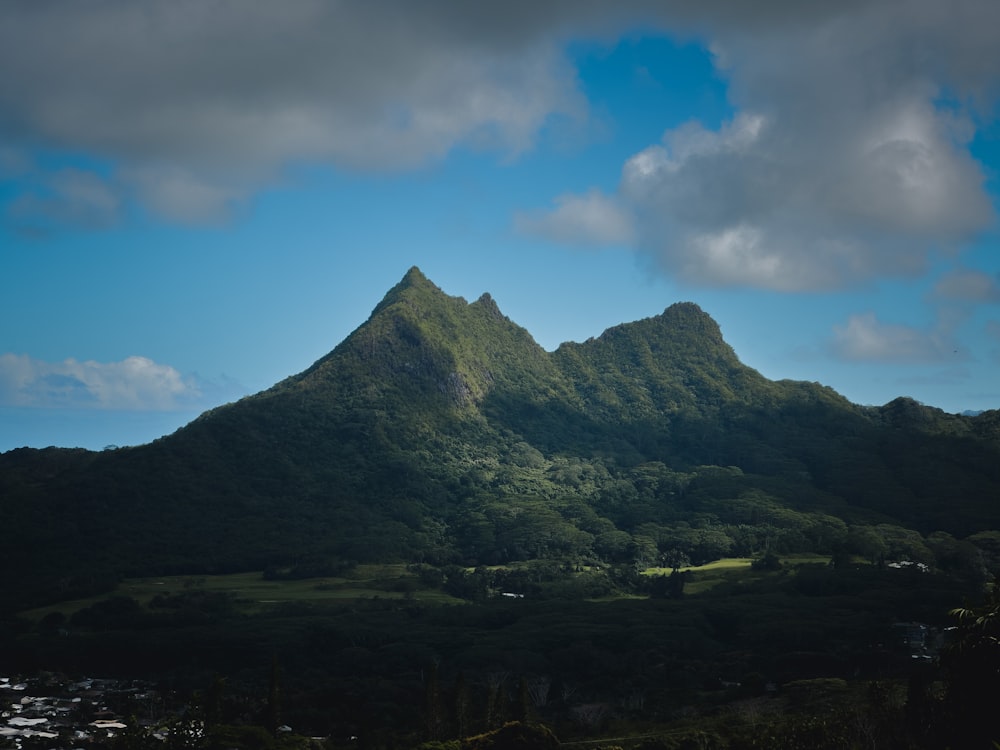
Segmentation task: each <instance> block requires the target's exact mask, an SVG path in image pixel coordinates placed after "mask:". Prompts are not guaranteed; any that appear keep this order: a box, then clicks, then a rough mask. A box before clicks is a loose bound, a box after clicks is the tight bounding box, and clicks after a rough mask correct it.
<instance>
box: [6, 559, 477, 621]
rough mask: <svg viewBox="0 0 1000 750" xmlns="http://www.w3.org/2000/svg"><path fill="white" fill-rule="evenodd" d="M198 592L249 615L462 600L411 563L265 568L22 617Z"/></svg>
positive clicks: (147, 582) (141, 586)
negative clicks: (279, 574) (299, 574)
mask: <svg viewBox="0 0 1000 750" xmlns="http://www.w3.org/2000/svg"><path fill="white" fill-rule="evenodd" d="M192 591H205V592H212V593H226V594H230V595H232V596H233V598H234V599H235V600H236V605H237V608H238V609H239V610H240V611H243V612H246V613H253V612H259V611H261V610H264V609H267V608H268V607H269V606H273V605H280V604H287V603H289V602H310V603H322V602H332V601H345V600H355V599H374V598H381V599H403V598H408V597H409V598H412V599H414V600H415V601H420V602H425V603H429V604H455V603H461V600H460V599H456V598H454V597H452V596H449V595H448V594H445V593H444V592H442V591H438V590H436V589H428V588H422V587H421V586H420V584H419V581H418V579H417V577H416V576H415V575H413V574H412V573H409V572H408V571H407V570H406V566H405V565H402V564H400V565H359V566H358V567H357V568H355V569H353V570H351V571H350V572H349V573H347V574H345V575H344V576H343V577H335V576H328V577H324V578H305V579H301V580H291V581H285V580H281V581H268V580H265V579H264V577H263V575H262V574H261V573H260V572H259V571H254V572H248V573H231V574H227V575H204V576H189V575H185V576H157V577H152V578H127V579H125V580H124V581H122V582H121V583H120V584H119V585H118V587H117V588H116V589H115V590H114V591H111V592H109V593H107V594H102V595H100V596H94V597H88V598H85V599H74V600H71V601H65V602H60V603H58V604H52V605H49V606H46V607H39V608H37V609H32V610H27V611H25V612H22V613H21V617H24V618H25V619H28V620H33V621H38V620H41V619H42V618H43V617H45V616H46V615H48V614H50V613H52V612H61V613H62V614H64V615H65V616H67V617H70V616H72V615H73V614H74V613H75V612H78V611H79V610H81V609H85V608H87V607H89V606H91V605H93V604H96V603H97V602H99V601H102V600H104V599H107V598H109V597H113V596H128V597H131V598H133V599H135V600H136V601H137V602H139V603H140V604H141V605H142V606H144V607H146V606H149V603H150V602H151V601H152V600H153V598H154V597H156V596H164V597H169V596H174V595H178V594H184V593H188V592H192Z"/></svg>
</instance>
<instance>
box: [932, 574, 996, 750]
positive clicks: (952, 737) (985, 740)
mask: <svg viewBox="0 0 1000 750" xmlns="http://www.w3.org/2000/svg"><path fill="white" fill-rule="evenodd" d="M950 614H951V615H952V616H953V617H954V618H955V620H956V623H957V625H956V631H955V633H954V636H953V639H952V642H951V643H950V644H949V645H948V646H947V647H946V648H945V649H944V650H943V652H942V654H941V667H942V670H943V672H944V677H945V682H946V686H947V687H946V691H945V697H944V727H943V729H944V732H945V736H944V737H943V739H944V740H945V741H946V742H948V743H949V744H951V745H952V746H953V747H968V748H978V747H991V745H990V743H991V742H995V741H997V740H1000V727H998V726H997V724H996V696H997V695H1000V584H996V583H995V584H994V585H993V587H992V588H991V589H990V592H989V594H988V596H987V599H986V602H985V603H984V604H983V605H982V606H979V607H958V608H956V609H953V610H952V611H951V612H950Z"/></svg>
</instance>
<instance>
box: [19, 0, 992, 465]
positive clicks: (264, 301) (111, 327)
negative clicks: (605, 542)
mask: <svg viewBox="0 0 1000 750" xmlns="http://www.w3.org/2000/svg"><path fill="white" fill-rule="evenodd" d="M996 28H1000V6H997V5H996V4H995V3H992V2H991V1H988V0H959V1H958V2H957V3H950V4H948V5H947V7H945V4H943V3H940V2H937V0H883V1H880V2H861V1H851V2H843V3H836V4H834V3H815V4H810V3H801V2H792V1H791V0H770V1H765V2H760V3H752V4H750V3H744V2H737V1H736V0H699V2H694V0H690V1H687V0H678V2H675V3H669V4H668V3H656V2H638V1H636V2H631V1H623V2H615V3H610V2H593V1H588V0H577V1H575V2H569V1H568V0H567V1H566V2H562V1H560V0H553V1H552V2H550V3H547V4H538V3H527V2H524V3H521V2H516V1H509V2H505V3H496V2H492V1H490V0H485V1H484V2H481V3H462V4H456V3H450V2H443V1H441V2H435V1H429V2H424V3H412V2H404V1H403V0H398V1H397V2H393V1H391V0H387V1H386V2H381V3H363V2H347V3H341V4H333V3H326V2H320V1H319V0H289V2H284V3H267V2H263V0H260V1H259V2H250V1H244V2H239V3H236V2H222V1H220V2H202V1H201V0H198V1H195V0H176V1H175V2H169V3H168V2H162V3H158V2H151V3H142V4H139V3H132V2H127V1H126V0H95V1H94V2H88V3H80V2H74V1H73V0H51V1H50V2H46V3H44V4H42V3H36V2H28V1H23V2H21V1H18V0H13V1H12V2H8V3H4V4H3V5H2V6H0V321H2V323H0V451H2V450H9V449H12V448H15V447H20V446H25V445H27V446H34V447H44V446H48V445H57V446H66V447H75V446H80V447H86V448H91V449H100V448H101V447H103V446H105V445H108V444H117V445H132V444H138V443H143V442H148V441H150V440H152V439H155V438H156V437H159V436H161V435H163V434H168V433H170V432H172V431H173V430H175V429H177V428H178V427H180V426H182V425H183V424H185V423H187V422H188V421H190V420H191V419H192V418H194V417H195V416H196V415H197V414H198V413H200V412H201V411H203V410H205V409H208V408H211V407H213V406H217V405H219V404H222V403H226V402H228V401H233V400H236V399H238V398H240V397H242V396H243V395H247V394H249V393H253V392H256V391H259V390H262V389H264V388H267V387H269V386H270V385H272V384H273V383H275V382H277V381H279V380H281V379H282V378H284V377H286V376H288V375H291V374H293V373H296V372H299V371H301V370H303V369H305V368H306V367H308V366H309V365H310V364H311V363H312V362H313V361H315V360H316V359H318V358H319V357H321V356H322V355H324V354H325V353H327V352H328V351H330V350H331V349H332V348H334V347H335V346H336V345H337V344H338V343H339V342H340V341H341V340H342V339H343V338H344V337H345V336H346V335H347V334H348V333H349V332H350V331H351V330H353V329H354V328H356V327H357V326H358V325H360V324H361V323H363V322H364V321H365V319H366V318H367V317H368V315H369V313H370V311H371V310H372V308H374V306H375V305H376V304H377V303H378V302H379V300H380V299H381V298H382V296H383V295H384V293H385V292H386V291H387V290H388V289H389V288H390V287H391V286H392V285H393V284H395V283H396V282H397V281H398V280H399V279H400V278H401V277H402V276H403V274H404V273H405V272H406V270H407V269H408V268H409V267H410V266H412V265H417V266H419V267H420V268H421V270H423V271H424V273H425V274H426V275H427V276H428V277H429V278H430V279H431V280H432V281H434V282H435V283H436V284H437V285H438V286H440V287H441V288H442V289H443V290H444V291H445V292H447V293H449V294H452V295H460V296H463V297H466V298H467V299H470V300H471V299H475V298H477V297H478V296H479V295H480V294H481V293H483V292H485V291H488V292H490V293H491V294H492V295H493V297H494V298H495V299H496V301H497V303H498V304H499V306H500V308H501V309H502V310H503V311H504V313H506V314H507V315H508V316H509V317H510V318H511V319H512V320H514V321H515V322H517V323H519V324H520V325H522V326H524V327H525V328H527V329H528V330H529V331H530V332H531V333H532V334H533V335H534V336H535V338H536V339H537V340H538V341H539V343H540V344H542V345H543V346H544V347H545V348H547V349H554V348H555V347H557V346H558V345H559V344H560V343H561V342H563V341H580V340H584V339H586V338H588V337H590V336H596V335H599V334H600V333H601V332H602V331H603V330H604V329H605V328H607V327H609V326H612V325H616V324H618V323H621V322H626V321H631V320H637V319H640V318H644V317H648V316H651V315H656V314H658V313H660V312H661V311H662V310H663V309H664V308H665V307H667V306H668V305H670V304H672V303H673V302H677V301H682V300H691V301H694V302H697V303H698V304H699V305H701V306H702V308H703V309H704V310H705V311H706V312H708V313H709V314H710V315H712V317H713V318H715V319H716V320H717V321H718V322H719V324H720V326H721V327H722V331H723V335H724V336H725V338H726V340H727V341H728V342H729V343H730V344H731V345H732V346H733V348H734V349H735V350H736V352H737V354H738V355H739V356H740V358H741V359H742V360H743V361H744V362H745V363H747V364H748V365H750V366H752V367H755V368H757V369H758V370H760V371H761V372H762V373H763V374H764V375H766V376H767V377H770V378H775V379H779V378H793V379H801V380H814V381H819V382H821V383H824V384H826V385H830V386H832V387H833V388H835V389H836V390H837V391H839V392H841V393H843V394H844V395H845V396H847V397H848V398H849V399H851V400H852V401H855V402H858V403H866V404H881V403H885V402H887V401H889V400H891V399H893V398H895V397H897V396H901V395H906V396H911V397H913V398H916V399H917V400H919V401H921V402H923V403H926V404H930V405H933V406H938V407H940V408H943V409H945V410H947V411H956V412H958V411H963V410H982V409H991V408H998V407H1000V377H998V375H1000V244H998V224H997V208H998V191H1000V183H998V169H1000V120H998V114H1000V109H998V103H1000V49H998V48H997V45H996V44H995V41H994V38H993V37H994V33H993V30H994V29H996Z"/></svg>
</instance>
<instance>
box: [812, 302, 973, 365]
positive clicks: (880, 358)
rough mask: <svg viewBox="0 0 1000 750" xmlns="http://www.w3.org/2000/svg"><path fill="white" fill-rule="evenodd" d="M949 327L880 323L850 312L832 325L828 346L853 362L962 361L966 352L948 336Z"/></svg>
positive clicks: (872, 318) (870, 317)
mask: <svg viewBox="0 0 1000 750" xmlns="http://www.w3.org/2000/svg"><path fill="white" fill-rule="evenodd" d="M951 333H952V332H951V330H950V327H949V326H947V325H939V326H938V327H937V328H935V329H934V330H922V329H919V328H914V327H911V326H905V325H897V324H892V323H883V322H881V321H879V320H878V318H877V317H876V316H875V314H874V313H870V312H869V313H863V314H859V315H852V316H851V317H850V318H849V319H848V321H847V323H846V324H845V325H843V326H835V327H834V335H833V340H832V342H831V349H832V351H833V354H834V355H835V356H837V357H839V358H841V359H845V360H848V361H853V362H907V363H918V362H942V361H948V360H951V361H954V360H963V359H965V358H966V357H967V353H966V352H965V350H964V349H963V348H961V347H960V346H958V345H957V344H956V343H955V341H954V340H953V338H952V336H951Z"/></svg>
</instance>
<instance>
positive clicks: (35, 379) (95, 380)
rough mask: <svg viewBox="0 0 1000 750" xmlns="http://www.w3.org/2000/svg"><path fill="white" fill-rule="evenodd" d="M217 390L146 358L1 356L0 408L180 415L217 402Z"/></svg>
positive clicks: (217, 387) (195, 377)
mask: <svg viewBox="0 0 1000 750" xmlns="http://www.w3.org/2000/svg"><path fill="white" fill-rule="evenodd" d="M232 385H233V384H227V385H226V386H223V387H220V386H217V385H214V384H211V383H208V382H206V381H204V380H202V379H201V378H198V377H197V376H193V375H190V376H184V375H181V373H180V372H178V371H177V370H176V369H174V368H173V367H171V366H169V365H163V364H158V363H156V362H154V361H153V360H151V359H147V358H146V357H136V356H133V357H127V358H125V359H124V360H122V361H120V362H94V361H89V360H88V361H86V362H80V361H77V360H75V359H67V360H65V361H63V362H43V361H41V360H37V359H34V358H32V357H29V356H27V355H18V354H9V353H8V354H0V406H15V407H33V408H72V409H110V410H120V411H180V410H186V409H187V410H189V409H192V408H205V407H208V406H212V405H215V404H217V403H218V401H215V402H214V403H213V399H216V398H218V397H219V396H220V395H222V394H221V392H222V390H225V389H227V388H228V389H229V390H232Z"/></svg>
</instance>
